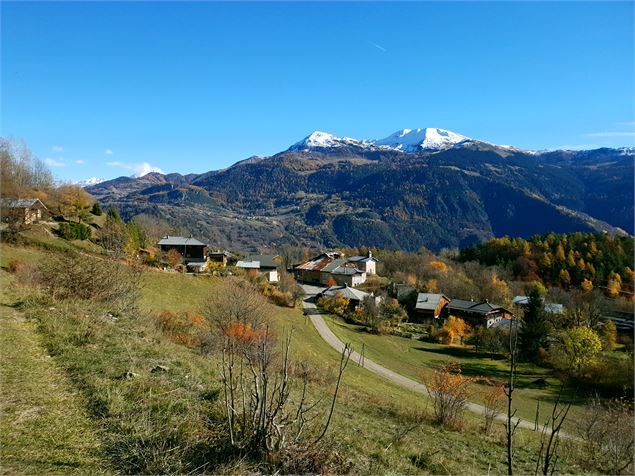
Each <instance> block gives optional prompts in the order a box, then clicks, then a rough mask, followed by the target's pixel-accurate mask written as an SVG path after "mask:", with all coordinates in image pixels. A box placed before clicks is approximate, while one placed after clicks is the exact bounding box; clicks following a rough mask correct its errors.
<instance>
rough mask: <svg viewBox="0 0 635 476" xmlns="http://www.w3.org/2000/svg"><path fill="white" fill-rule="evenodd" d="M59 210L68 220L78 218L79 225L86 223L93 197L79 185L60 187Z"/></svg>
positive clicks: (57, 192) (58, 194) (57, 193)
mask: <svg viewBox="0 0 635 476" xmlns="http://www.w3.org/2000/svg"><path fill="white" fill-rule="evenodd" d="M55 195H56V198H57V210H58V211H59V213H60V215H62V216H64V217H66V218H76V219H77V221H78V222H79V223H81V222H82V221H86V220H87V218H88V216H89V213H90V207H91V205H92V203H93V197H91V196H90V194H89V193H88V192H86V190H84V189H83V188H82V187H80V186H79V185H75V184H65V185H60V186H59V187H58V188H57V190H56V192H55Z"/></svg>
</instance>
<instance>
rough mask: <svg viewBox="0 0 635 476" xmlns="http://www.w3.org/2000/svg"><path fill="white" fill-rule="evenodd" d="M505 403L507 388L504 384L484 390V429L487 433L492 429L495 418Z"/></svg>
mask: <svg viewBox="0 0 635 476" xmlns="http://www.w3.org/2000/svg"><path fill="white" fill-rule="evenodd" d="M504 403H505V388H504V386H503V385H493V386H492V387H490V388H487V389H485V390H484V391H483V418H484V419H485V422H484V425H483V429H484V431H485V433H489V432H490V431H492V425H493V424H494V419H495V418H496V415H498V414H499V413H500V412H501V411H502V409H503V406H504Z"/></svg>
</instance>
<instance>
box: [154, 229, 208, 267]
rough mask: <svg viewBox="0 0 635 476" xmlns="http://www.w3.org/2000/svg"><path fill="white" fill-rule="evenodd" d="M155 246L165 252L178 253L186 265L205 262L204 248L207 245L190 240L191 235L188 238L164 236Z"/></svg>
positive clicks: (193, 239)
mask: <svg viewBox="0 0 635 476" xmlns="http://www.w3.org/2000/svg"><path fill="white" fill-rule="evenodd" d="M157 246H158V247H159V248H160V249H161V251H165V252H168V251H170V250H176V251H178V252H179V253H180V254H181V256H182V257H183V262H184V263H185V264H187V265H190V264H192V263H201V264H202V263H205V262H206V259H205V247H206V246H207V245H206V244H205V243H202V242H200V241H198V240H197V239H196V238H192V235H190V236H189V237H185V236H170V235H166V236H164V237H163V238H162V239H161V241H159V243H157Z"/></svg>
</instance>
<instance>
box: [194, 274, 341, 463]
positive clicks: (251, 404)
mask: <svg viewBox="0 0 635 476" xmlns="http://www.w3.org/2000/svg"><path fill="white" fill-rule="evenodd" d="M202 312H203V315H204V316H205V317H207V318H208V320H209V322H210V324H211V328H212V331H213V332H214V333H215V340H216V344H217V346H218V347H219V348H218V350H219V351H221V352H222V360H221V369H220V370H221V383H222V385H223V401H224V413H225V419H226V426H227V430H228V434H229V443H230V445H231V446H232V447H233V448H235V449H236V450H237V451H238V452H239V453H241V454H244V455H249V456H250V457H253V458H256V459H258V460H260V461H262V462H263V463H265V464H266V465H268V466H272V467H278V468H280V467H285V468H288V470H289V471H293V472H295V471H302V472H303V471H304V469H306V468H304V467H303V465H304V464H309V463H308V462H309V461H310V460H312V461H313V462H312V463H310V464H309V466H310V468H309V469H308V470H309V471H310V472H315V471H322V470H324V469H326V470H328V465H327V464H326V462H327V461H329V459H328V458H327V456H328V454H327V453H323V452H322V451H320V449H319V448H318V446H317V445H318V443H319V442H320V441H321V440H322V438H323V437H324V435H325V434H326V431H327V429H328V427H329V425H330V422H331V420H332V417H333V413H334V409H335V402H336V398H337V394H338V390H339V388H340V385H341V380H342V375H343V372H344V369H345V368H346V365H347V364H348V359H349V357H350V350H349V348H348V347H346V349H345V351H344V352H343V354H342V358H341V361H340V366H339V373H338V377H337V380H336V383H335V390H334V392H333V399H332V401H331V406H330V410H329V412H328V415H327V417H326V421H325V422H324V423H323V424H321V425H309V423H310V422H311V421H312V420H314V419H315V418H316V416H319V415H317V414H316V415H312V414H311V411H312V410H313V409H314V408H315V406H316V405H317V404H318V403H319V401H318V402H313V403H309V402H308V383H309V370H308V366H307V365H306V364H304V365H302V366H301V367H300V368H298V366H297V365H294V364H293V363H292V362H291V360H290V358H289V355H290V354H289V352H290V348H291V341H292V339H291V334H290V333H289V334H288V335H287V336H286V337H285V338H284V339H282V343H281V345H280V347H279V348H278V346H277V341H278V339H276V338H275V336H274V335H273V334H272V332H271V331H270V327H269V324H268V320H269V306H268V304H267V301H266V299H265V297H264V296H262V294H260V292H259V290H258V288H256V287H255V286H254V285H253V284H251V283H249V282H246V281H243V280H240V279H227V280H225V281H224V282H223V283H222V284H221V285H220V286H219V287H218V288H217V289H216V293H215V294H214V295H213V296H212V297H211V298H210V300H209V301H208V303H207V304H206V306H204V308H203V311H202ZM292 375H295V376H296V378H293V377H292ZM296 383H297V384H298V385H296ZM299 455H303V456H302V457H299ZM298 458H300V459H298ZM325 465H326V466H325Z"/></svg>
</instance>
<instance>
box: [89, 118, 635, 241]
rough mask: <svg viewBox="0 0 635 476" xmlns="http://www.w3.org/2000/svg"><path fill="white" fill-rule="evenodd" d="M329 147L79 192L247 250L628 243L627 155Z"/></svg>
mask: <svg viewBox="0 0 635 476" xmlns="http://www.w3.org/2000/svg"><path fill="white" fill-rule="evenodd" d="M413 131H417V130H413ZM419 131H421V130H419ZM418 134H419V136H418V137H417V139H421V136H422V135H424V136H425V135H426V134H421V132H419V133H418ZM452 134H454V133H452ZM333 137H335V136H332V135H328V136H319V135H318V136H316V137H313V138H312V139H315V140H316V142H314V143H313V145H311V146H307V147H306V148H298V147H295V148H294V146H291V147H290V148H289V149H287V150H285V151H282V152H280V153H278V154H274V155H272V156H269V157H260V156H252V157H250V158H248V159H245V160H243V161H239V162H237V163H235V164H233V165H232V166H230V167H228V168H226V169H222V170H216V171H209V172H206V173H203V174H188V175H181V174H167V175H160V174H152V173H151V174H147V175H145V176H143V177H140V178H136V179H134V178H133V179H131V178H118V179H115V180H113V181H107V182H103V183H100V184H97V185H93V186H91V187H87V190H88V191H89V192H90V193H92V194H93V195H94V196H95V197H97V198H98V199H99V200H100V201H102V202H103V204H105V205H115V206H117V207H118V208H120V210H121V212H122V214H123V215H124V216H125V217H126V218H128V219H130V218H133V217H134V216H136V215H138V214H141V213H144V214H150V215H154V216H157V217H161V218H165V219H167V221H169V222H170V223H172V224H174V225H179V226H181V227H184V228H187V229H188V230H189V231H190V232H192V233H196V234H197V235H199V236H200V237H201V238H204V239H207V240H208V241H210V243H214V244H215V245H218V246H225V247H232V248H236V247H240V248H243V249H267V248H268V247H271V246H280V245H294V246H309V247H317V248H320V247H331V246H342V245H371V246H372V245H376V246H383V247H387V248H401V249H408V250H413V249H418V248H420V247H421V246H425V247H428V248H431V249H435V250H436V249H439V248H442V247H447V246H452V247H454V246H464V245H466V244H471V243H473V242H474V241H479V240H482V239H487V238H491V237H492V236H500V235H504V234H508V235H514V236H516V235H517V236H530V235H532V234H536V233H544V232H549V231H557V232H569V231H606V232H609V233H630V234H632V233H633V221H632V217H633V213H632V211H633V200H632V197H633V186H632V184H633V174H632V170H633V157H634V156H635V151H633V150H632V149H629V148H622V149H605V148H603V149H596V150H592V151H546V152H542V151H540V152H537V151H523V150H522V149H517V148H514V147H509V146H496V145H493V144H489V143H486V142H482V141H476V140H472V139H467V138H466V139H465V140H460V141H458V142H455V143H454V144H451V145H447V146H446V145H443V147H442V148H440V149H439V148H430V147H428V148H419V147H418V146H417V147H415V148H414V149H412V150H413V151H412V152H408V151H404V150H400V149H396V148H394V147H384V146H383V145H382V146H375V145H374V144H370V143H368V142H362V141H357V140H356V139H351V138H344V139H345V140H344V141H343V142H338V143H336V144H333V143H331V144H330V145H329V142H328V141H331V140H333ZM389 137H390V136H389ZM461 137H465V136H461ZM308 138H311V135H310V136H307V138H305V139H308ZM336 139H339V138H336ZM421 140H425V137H424V138H423V139H421ZM300 142H303V141H300ZM418 142H420V141H419V140H414V141H412V143H413V144H417V143H418ZM297 144H299V143H296V144H294V145H297ZM309 144H311V142H309ZM613 191H617V194H615V193H614V192H613Z"/></svg>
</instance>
